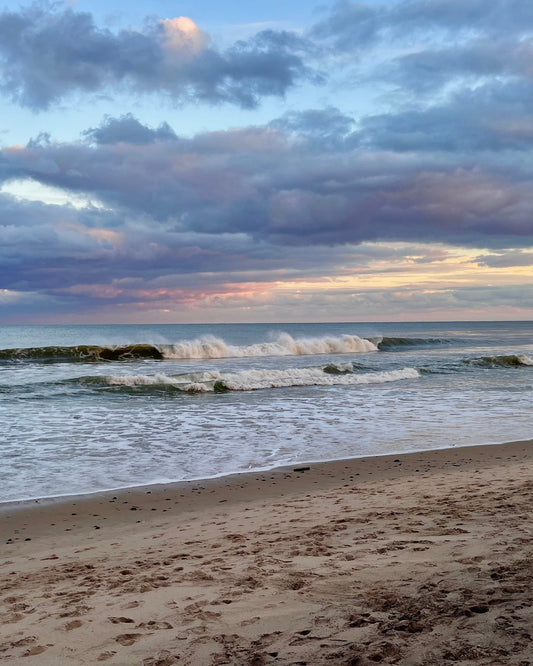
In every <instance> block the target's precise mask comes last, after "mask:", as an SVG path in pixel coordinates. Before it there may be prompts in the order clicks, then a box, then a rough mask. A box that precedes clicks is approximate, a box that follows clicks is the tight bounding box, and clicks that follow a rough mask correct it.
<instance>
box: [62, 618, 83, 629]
mask: <svg viewBox="0 0 533 666" xmlns="http://www.w3.org/2000/svg"><path fill="white" fill-rule="evenodd" d="M82 624H83V622H82V621H81V620H72V622H67V624H66V625H65V630H66V631H72V630H73V629H78V628H79V627H81V625H82Z"/></svg>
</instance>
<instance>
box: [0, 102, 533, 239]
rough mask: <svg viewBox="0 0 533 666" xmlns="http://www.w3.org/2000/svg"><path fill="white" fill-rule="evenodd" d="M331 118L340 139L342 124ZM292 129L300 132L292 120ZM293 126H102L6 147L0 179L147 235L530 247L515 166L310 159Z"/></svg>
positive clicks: (427, 157) (131, 122)
mask: <svg viewBox="0 0 533 666" xmlns="http://www.w3.org/2000/svg"><path fill="white" fill-rule="evenodd" d="M332 115H333V116H334V115H335V114H334V113H333V112H332V111H331V110H330V111H328V116H332ZM311 117H312V118H316V116H314V115H312V116H311ZM339 117H340V119H341V120H342V122H339V123H338V127H339V132H340V133H341V135H342V134H343V133H344V132H345V130H346V128H347V127H348V124H347V123H346V122H344V117H343V116H341V115H340V114H339ZM286 121H287V119H286V118H285V120H284V119H282V120H281V121H280V123H279V126H280V127H282V126H283V124H284V122H286ZM290 121H291V123H292V127H295V126H296V125H298V122H297V119H296V118H295V117H294V116H291V117H290ZM304 121H305V122H304ZM302 122H303V125H304V132H305V133H304V134H303V135H298V136H295V135H294V132H289V133H286V132H283V131H282V130H281V129H277V130H276V129H273V127H272V126H264V127H252V128H248V129H241V130H229V131H226V132H214V133H203V134H200V135H198V136H196V137H193V138H190V139H184V138H180V139H178V138H177V137H176V135H175V134H174V133H173V131H172V130H171V129H170V128H169V127H168V126H166V127H165V128H164V131H161V130H152V129H150V128H147V127H144V126H142V125H141V124H140V123H139V122H138V121H136V120H135V119H134V118H133V117H126V118H122V119H118V120H116V121H115V120H113V119H110V118H108V119H106V120H105V122H104V124H103V125H102V126H101V128H97V129H92V130H90V131H89V132H88V134H87V136H89V137H90V138H92V139H95V138H96V139H97V140H98V141H99V143H96V144H95V143H92V144H91V143H88V142H77V143H75V142H74V143H54V142H52V141H45V142H44V143H43V142H35V141H34V142H30V143H29V144H28V146H27V147H25V148H13V149H4V150H3V151H2V153H1V154H0V177H3V178H4V179H8V178H19V179H21V178H24V177H25V178H30V179H33V180H35V181H38V182H39V183H42V184H44V185H50V186H54V187H59V188H63V189H65V190H67V191H69V192H72V193H74V194H83V195H86V196H88V197H89V199H91V198H93V199H96V200H98V201H101V202H102V203H103V204H104V206H106V207H107V208H109V209H112V210H113V211H114V212H115V215H117V216H119V215H125V216H127V217H130V218H132V219H141V218H144V219H149V220H151V222H150V225H151V229H152V232H154V233H155V232H157V231H158V230H159V231H172V232H174V233H196V234H203V235H208V236H209V235H214V236H216V235H218V234H230V235H235V234H242V235H244V236H246V237H247V238H250V239H253V240H254V242H266V243H271V244H274V245H281V244H284V245H289V246H295V247H296V246H319V245H325V246H335V245H342V244H350V243H351V244H354V243H361V242H364V241H426V242H429V241H432V242H443V243H454V244H458V245H461V244H462V245H471V246H474V247H493V248H498V247H500V248H503V247H519V246H526V245H528V244H530V242H531V236H532V233H533V221H532V220H533V187H532V184H533V183H532V179H531V175H530V174H529V173H528V171H527V169H522V167H521V164H520V162H519V161H518V162H517V163H516V164H512V165H509V164H508V163H506V162H505V161H504V162H502V163H500V162H499V161H498V160H497V159H495V160H492V161H491V160H489V159H486V160H485V161H484V164H483V166H481V165H480V163H479V160H478V158H477V156H475V155H471V156H468V157H467V158H463V159H462V160H461V162H462V163H463V164H462V165H461V166H458V164H457V159H456V155H455V154H452V155H450V156H449V157H445V158H443V157H442V156H441V155H440V154H438V153H437V154H433V153H432V152H429V151H428V152H423V153H420V154H419V155H417V156H416V157H414V156H413V155H412V154H410V153H405V154H404V153H401V152H396V153H392V152H390V151H387V150H381V151H379V150H373V149H365V150H362V149H361V147H360V146H359V145H357V143H356V142H355V143H354V147H352V148H350V147H349V146H348V145H346V143H342V142H341V146H340V148H339V143H338V142H335V141H329V142H328V141H322V144H321V145H322V149H321V151H317V145H316V142H315V140H314V137H315V136H316V134H313V136H312V137H311V139H310V140H309V139H308V136H307V134H306V133H307V132H308V127H309V122H308V118H307V120H306V117H305V115H304V117H303V121H302ZM390 122H391V124H393V118H391V119H390ZM306 123H307V124H306ZM317 124H318V125H319V123H317ZM311 127H313V125H312V124H311ZM333 127H335V125H333ZM125 128H126V129H125ZM128 133H129V134H128ZM128 136H131V141H130V142H127V141H125V140H124V139H125V138H126V137H128ZM102 137H104V138H102ZM140 137H142V139H141V138H140ZM156 137H158V138H157V140H156ZM148 140H150V142H148ZM108 141H109V142H108ZM110 141H114V143H111V142H110ZM461 162H460V164H461Z"/></svg>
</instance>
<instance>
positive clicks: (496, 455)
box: [0, 439, 533, 545]
mask: <svg viewBox="0 0 533 666" xmlns="http://www.w3.org/2000/svg"><path fill="white" fill-rule="evenodd" d="M532 452H533V439H532V440H520V441H516V442H507V443H505V444H483V445H474V446H462V447H448V448H444V449H428V450H425V451H417V452H411V453H405V454H398V453H394V454H388V455H372V456H366V457H360V458H346V459H338V460H329V461H323V462H309V463H298V464H295V465H285V466H281V467H274V468H272V469H268V470H263V471H257V472H256V471H250V472H248V471H246V472H236V473H233V474H228V475H224V476H217V477H211V478H204V479H194V480H190V481H176V482H172V483H163V484H147V485H140V486H129V487H126V488H122V489H115V490H105V491H97V492H94V493H88V494H80V495H64V496H55V497H49V498H38V499H33V500H20V501H13V502H4V503H1V504H0V527H1V528H2V529H1V533H2V536H3V537H4V535H7V536H6V538H5V539H4V541H3V543H4V544H6V545H12V544H14V543H16V542H19V543H20V542H22V540H23V539H30V540H33V539H34V538H35V537H37V536H40V535H43V534H44V535H49V534H51V533H54V532H57V529H50V528H52V527H54V528H57V527H59V525H58V523H59V522H61V523H63V529H64V530H68V531H76V532H77V533H78V534H79V533H80V531H82V532H84V533H85V532H87V530H90V529H91V528H92V529H94V523H95V520H94V518H95V517H100V516H101V515H102V514H103V510H104V508H105V509H109V507H108V505H109V504H113V505H114V508H115V509H116V508H117V507H119V506H122V507H123V508H127V509H129V510H130V511H135V514H134V517H135V521H134V522H135V523H136V524H139V522H140V521H139V517H140V516H141V512H144V513H142V518H143V519H144V521H146V520H148V521H150V520H151V519H152V518H153V516H152V515H150V514H153V513H156V512H159V511H164V512H165V513H168V512H169V511H170V509H169V506H171V507H172V513H173V514H176V515H179V514H181V513H185V514H188V513H191V512H195V511H200V510H209V509H213V508H214V507H215V506H216V505H217V504H220V503H224V504H226V503H227V504H230V505H232V504H239V503H243V502H248V501H254V500H256V499H261V498H264V499H273V498H276V497H282V496H284V495H290V494H299V493H304V492H311V491H315V490H316V488H315V487H316V486H318V487H319V489H320V490H328V489H330V488H332V487H335V486H338V485H339V484H341V485H342V484H346V483H353V484H355V483H358V484H359V483H365V482H368V481H375V480H380V479H383V480H395V479H399V478H403V477H405V476H407V475H411V476H413V475H417V476H418V477H419V478H420V477H422V476H424V475H427V474H431V473H432V472H434V471H435V472H445V471H453V470H454V469H455V467H458V466H460V467H461V468H462V469H463V471H464V470H467V469H473V468H475V467H476V466H479V465H480V464H482V465H483V466H484V467H487V466H502V465H505V464H509V463H510V462H513V461H514V460H515V459H517V456H519V455H520V456H526V458H527V457H529V455H531V453H532ZM166 502H170V504H169V505H167V504H165V503H166ZM124 505H128V506H127V507H124ZM148 505H150V506H149V507H148ZM73 507H76V511H72V508H73ZM148 508H149V509H150V514H147V513H146V511H147V510H148ZM117 514H120V516H121V517H122V520H125V521H126V522H127V523H131V520H130V519H126V518H125V514H124V512H121V511H117V510H114V511H113V512H112V514H111V515H104V517H103V520H105V521H111V522H109V523H107V524H108V525H113V526H116V525H117V524H118V523H120V520H118V519H117ZM72 518H74V520H72ZM130 518H131V514H130ZM45 521H46V522H47V523H48V526H47V527H45V526H44V523H45ZM48 521H50V522H48ZM21 523H22V525H21ZM103 527H105V524H102V525H99V526H98V528H99V529H102V528H103ZM15 530H17V532H15ZM8 539H11V541H10V542H9V544H7V543H6V541H7V540H8Z"/></svg>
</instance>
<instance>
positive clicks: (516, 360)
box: [466, 354, 533, 368]
mask: <svg viewBox="0 0 533 666" xmlns="http://www.w3.org/2000/svg"><path fill="white" fill-rule="evenodd" d="M466 363H468V364H469V365H475V366H477V367H479V368H519V367H523V366H526V367H527V366H533V358H532V357H531V356H527V355H526V354H503V355H501V356H482V357H481V358H473V359H470V360H468V361H466Z"/></svg>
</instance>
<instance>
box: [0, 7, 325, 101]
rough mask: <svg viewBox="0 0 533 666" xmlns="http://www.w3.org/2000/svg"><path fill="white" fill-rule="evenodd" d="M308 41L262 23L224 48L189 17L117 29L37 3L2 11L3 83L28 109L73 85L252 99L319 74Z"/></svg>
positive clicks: (75, 88)
mask: <svg viewBox="0 0 533 666" xmlns="http://www.w3.org/2000/svg"><path fill="white" fill-rule="evenodd" d="M309 49H310V44H309V43H308V42H306V40H304V39H303V38H301V37H298V36H297V35H295V34H292V33H288V32H275V31H272V30H266V31H263V32H260V33H258V34H257V35H255V36H253V37H252V38H251V39H249V40H247V41H239V42H237V43H235V44H234V45H233V46H232V47H231V48H229V49H227V50H226V51H220V50H218V49H216V48H215V47H213V46H212V45H211V44H210V40H209V36H208V35H207V34H206V33H204V32H203V31H202V30H201V29H200V28H199V27H198V26H197V25H196V24H195V23H194V22H193V21H192V20H191V19H189V18H187V17H183V16H182V17H178V18H170V19H162V20H160V21H152V22H151V23H147V24H146V26H145V28H144V29H143V30H142V31H141V30H132V29H130V30H121V31H119V32H118V33H114V32H111V31H110V30H107V29H104V28H100V27H98V26H97V25H95V23H94V21H93V17H92V15H91V14H89V13H86V12H77V11H75V10H73V9H64V10H63V11H61V10H59V9H58V8H57V6H56V5H53V4H52V5H51V4H47V3H36V4H32V5H29V6H28V7H25V8H21V9H20V10H19V11H8V10H5V11H4V12H2V13H1V14H0V82H1V90H2V91H3V92H4V94H7V95H8V96H9V97H11V98H12V99H13V100H14V101H16V102H18V103H19V104H21V105H23V106H27V107H30V108H32V109H34V110H40V109H47V108H49V107H50V106H51V105H52V104H54V103H56V102H58V101H59V100H61V99H62V98H64V97H65V96H67V95H69V94H71V93H73V92H85V93H94V92H97V91H101V90H105V91H107V92H108V93H110V92H111V90H112V89H113V90H114V89H115V88H116V86H117V84H118V85H119V86H121V87H122V89H124V90H128V89H129V90H134V91H137V92H144V93H150V94H151V93H157V94H161V95H164V96H166V97H168V98H169V99H170V100H172V101H174V102H181V101H188V100H194V101H202V102H206V103H211V104H217V103H221V102H228V103H231V104H236V105H238V106H241V107H244V108H253V107H255V106H257V104H258V103H259V101H260V100H261V98H262V97H263V96H270V95H276V96H279V95H284V94H285V93H286V91H287V90H288V89H289V88H291V87H292V86H294V85H295V84H296V83H298V82H300V81H302V80H305V79H313V80H314V81H318V80H319V79H320V75H318V74H317V73H316V72H314V71H313V70H312V69H311V68H310V67H308V66H307V65H306V64H305V63H304V59H303V57H304V56H305V54H306V53H307V52H308V51H309Z"/></svg>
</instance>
